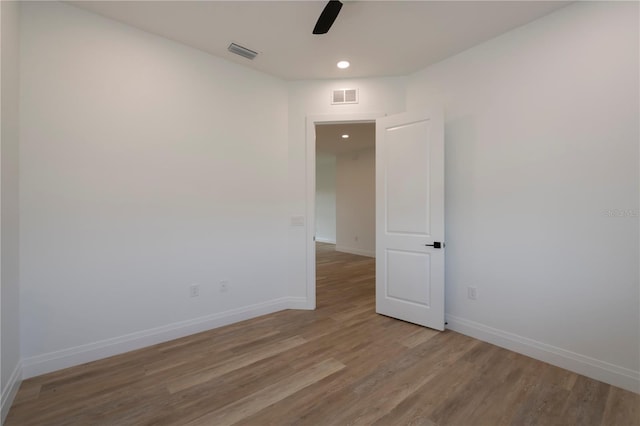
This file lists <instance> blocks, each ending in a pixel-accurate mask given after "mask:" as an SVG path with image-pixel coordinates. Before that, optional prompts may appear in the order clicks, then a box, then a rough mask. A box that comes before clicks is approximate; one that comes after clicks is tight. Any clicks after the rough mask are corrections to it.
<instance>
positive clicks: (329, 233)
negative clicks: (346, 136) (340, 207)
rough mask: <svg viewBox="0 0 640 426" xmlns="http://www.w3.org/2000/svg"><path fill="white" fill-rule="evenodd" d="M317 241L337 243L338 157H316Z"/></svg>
mask: <svg viewBox="0 0 640 426" xmlns="http://www.w3.org/2000/svg"><path fill="white" fill-rule="evenodd" d="M316 241H319V242H322V243H331V244H335V243H336V157H335V155H330V154H325V155H323V154H317V156H316Z"/></svg>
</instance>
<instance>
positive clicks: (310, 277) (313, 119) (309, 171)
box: [305, 112, 386, 309]
mask: <svg viewBox="0 0 640 426" xmlns="http://www.w3.org/2000/svg"><path fill="white" fill-rule="evenodd" d="M385 115H386V114H384V113H376V112H372V113H356V114H324V115H322V114H317V115H316V114H312V115H307V126H306V156H307V167H306V183H307V187H306V194H307V200H306V212H305V213H306V218H307V221H306V226H307V228H306V241H307V243H306V246H307V259H306V270H307V309H315V308H316V243H315V241H314V239H313V237H314V236H315V233H316V124H338V123H354V122H356V123H357V122H373V123H375V121H376V119H377V118H379V117H384V116H385Z"/></svg>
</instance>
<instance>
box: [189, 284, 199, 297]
mask: <svg viewBox="0 0 640 426" xmlns="http://www.w3.org/2000/svg"><path fill="white" fill-rule="evenodd" d="M189 296H191V297H198V296H200V286H199V285H198V284H191V286H190V287H189Z"/></svg>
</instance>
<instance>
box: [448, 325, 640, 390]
mask: <svg viewBox="0 0 640 426" xmlns="http://www.w3.org/2000/svg"><path fill="white" fill-rule="evenodd" d="M446 318H447V322H448V325H447V328H448V329H450V330H453V331H457V332H458V333H461V334H465V335H467V336H471V337H474V338H476V339H480V340H482V341H485V342H488V343H492V344H494V345H496V346H500V347H502V348H505V349H509V350H511V351H514V352H518V353H521V354H523V355H527V356H530V357H531V358H535V359H537V360H540V361H543V362H546V363H549V364H551V365H555V366H557V367H560V368H564V369H566V370H570V371H573V372H574V373H578V374H581V375H583V376H587V377H590V378H592V379H595V380H599V381H601V382H605V383H608V384H610V385H613V386H617V387H620V388H622V389H626V390H628V391H631V392H635V393H640V372H638V371H633V370H630V369H628V368H624V367H620V366H618V365H614V364H610V363H608V362H604V361H600V360H597V359H595V358H590V357H587V356H584V355H580V354H578V353H575V352H571V351H568V350H566V349H562V348H558V347H556V346H551V345H548V344H546V343H542V342H538V341H536V340H532V339H529V338H526V337H522V336H519V335H517V334H513V333H509V332H506V331H503V330H499V329H496V328H493V327H489V326H486V325H484V324H480V323H478V322H475V321H470V320H466V319H464V318H459V317H456V316H453V315H446Z"/></svg>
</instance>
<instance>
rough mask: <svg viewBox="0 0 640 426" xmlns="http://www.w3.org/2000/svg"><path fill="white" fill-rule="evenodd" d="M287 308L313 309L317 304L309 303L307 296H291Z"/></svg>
mask: <svg viewBox="0 0 640 426" xmlns="http://www.w3.org/2000/svg"><path fill="white" fill-rule="evenodd" d="M287 309H298V310H305V311H306V310H313V309H315V306H311V305H310V304H309V300H308V299H307V298H306V297H289V306H288V307H287Z"/></svg>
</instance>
